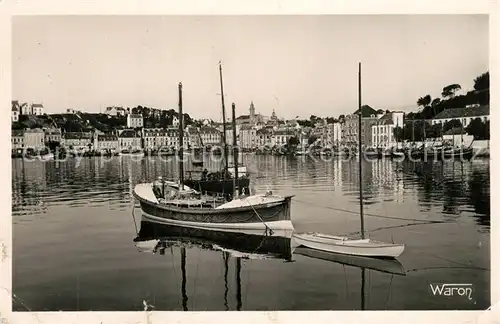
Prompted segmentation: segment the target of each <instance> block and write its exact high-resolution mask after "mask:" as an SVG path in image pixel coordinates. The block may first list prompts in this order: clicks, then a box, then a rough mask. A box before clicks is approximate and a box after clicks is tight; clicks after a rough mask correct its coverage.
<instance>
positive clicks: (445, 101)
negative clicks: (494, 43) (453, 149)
mask: <svg viewBox="0 0 500 324" xmlns="http://www.w3.org/2000/svg"><path fill="white" fill-rule="evenodd" d="M460 90H462V87H461V86H460V85H459V84H450V85H447V86H445V87H443V89H442V92H441V97H440V98H432V97H431V96H430V95H428V94H427V95H425V96H422V97H420V98H418V99H417V102H416V103H417V106H418V107H420V110H419V111H418V112H411V113H409V114H406V116H405V126H404V127H403V129H401V128H400V127H398V128H397V129H395V130H394V135H395V137H396V139H397V140H398V141H402V140H412V138H413V136H414V139H415V141H421V140H422V139H423V138H424V121H423V120H424V119H426V120H428V119H432V118H434V117H435V116H437V115H438V114H440V113H442V112H443V111H445V110H447V109H455V108H465V107H467V106H471V105H477V106H476V108H471V109H482V108H481V107H482V106H486V105H489V101H490V74H489V72H485V73H483V74H481V75H479V76H478V77H476V78H475V79H474V86H473V89H471V90H469V91H468V92H467V93H466V94H463V95H457V92H458V91H460ZM461 127H462V124H461V123H460V121H459V120H451V121H449V122H446V123H445V124H444V125H442V126H441V125H430V123H428V122H427V123H425V137H426V138H437V137H441V136H442V134H443V133H446V132H449V131H453V130H455V132H457V131H458V132H460V131H461ZM489 127H490V126H489V121H486V122H483V121H482V120H480V119H479V118H477V119H474V120H473V121H472V122H471V123H470V124H469V125H468V126H467V127H466V128H464V129H463V132H464V133H468V134H470V135H473V136H474V139H478V140H480V139H481V140H482V139H489V138H490V132H489ZM457 129H458V130H457Z"/></svg>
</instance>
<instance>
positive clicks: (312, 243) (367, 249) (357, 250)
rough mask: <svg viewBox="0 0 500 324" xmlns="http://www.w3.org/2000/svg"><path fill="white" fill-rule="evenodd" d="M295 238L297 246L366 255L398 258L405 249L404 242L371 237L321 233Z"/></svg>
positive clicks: (297, 235) (299, 235) (301, 235)
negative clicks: (360, 237)
mask: <svg viewBox="0 0 500 324" xmlns="http://www.w3.org/2000/svg"><path fill="white" fill-rule="evenodd" d="M293 239H294V240H295V243H296V244H297V246H305V247H308V248H311V249H316V250H320V251H326V252H333V253H340V254H348V255H358V256H366V257H386V258H397V257H398V256H400V255H401V253H403V251H404V244H392V243H384V242H378V241H374V240H371V239H352V238H348V237H344V236H334V235H327V234H321V233H301V234H293Z"/></svg>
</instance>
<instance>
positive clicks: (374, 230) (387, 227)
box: [348, 222, 450, 235]
mask: <svg viewBox="0 0 500 324" xmlns="http://www.w3.org/2000/svg"><path fill="white" fill-rule="evenodd" d="M445 223H450V222H442V223H434V222H422V223H410V224H403V225H395V226H382V227H377V228H375V229H372V230H369V231H368V230H365V232H370V233H371V232H376V231H380V230H384V229H391V228H401V227H408V226H415V225H430V224H445ZM358 233H359V231H357V232H352V233H349V234H348V235H354V234H358Z"/></svg>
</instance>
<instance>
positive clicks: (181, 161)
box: [178, 82, 184, 191]
mask: <svg viewBox="0 0 500 324" xmlns="http://www.w3.org/2000/svg"><path fill="white" fill-rule="evenodd" d="M183 119H184V118H183V114H182V82H179V152H178V153H179V189H180V190H181V191H182V190H184V152H183V149H184V128H183V127H184V125H183V124H184V123H183Z"/></svg>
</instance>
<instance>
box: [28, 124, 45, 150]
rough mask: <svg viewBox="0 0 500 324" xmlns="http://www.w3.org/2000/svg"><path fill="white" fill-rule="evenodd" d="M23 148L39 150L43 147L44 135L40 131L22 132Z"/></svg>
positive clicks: (29, 130)
mask: <svg viewBox="0 0 500 324" xmlns="http://www.w3.org/2000/svg"><path fill="white" fill-rule="evenodd" d="M23 141H24V147H26V148H32V149H34V150H41V149H43V148H44V147H45V133H44V132H43V130H41V129H38V128H36V129H27V130H25V131H24V139H23Z"/></svg>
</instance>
